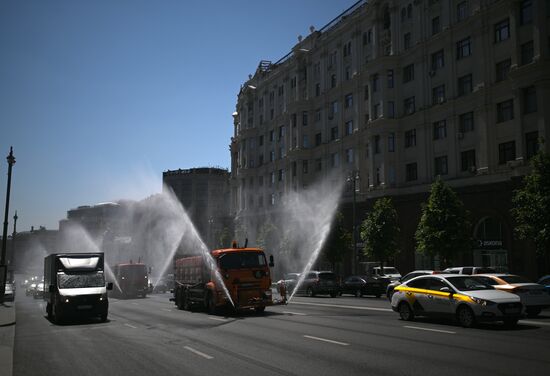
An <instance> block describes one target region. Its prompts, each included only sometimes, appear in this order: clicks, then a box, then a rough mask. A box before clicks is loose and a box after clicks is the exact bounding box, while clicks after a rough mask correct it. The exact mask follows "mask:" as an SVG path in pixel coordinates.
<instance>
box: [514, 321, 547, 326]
mask: <svg viewBox="0 0 550 376" xmlns="http://www.w3.org/2000/svg"><path fill="white" fill-rule="evenodd" d="M519 323H520V324H528V325H543V326H550V322H542V321H529V320H519Z"/></svg>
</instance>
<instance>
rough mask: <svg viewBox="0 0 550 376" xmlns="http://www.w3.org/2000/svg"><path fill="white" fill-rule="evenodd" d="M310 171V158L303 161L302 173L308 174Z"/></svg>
mask: <svg viewBox="0 0 550 376" xmlns="http://www.w3.org/2000/svg"><path fill="white" fill-rule="evenodd" d="M308 172H309V163H308V160H307V159H306V160H304V161H302V173H304V174H307V173H308Z"/></svg>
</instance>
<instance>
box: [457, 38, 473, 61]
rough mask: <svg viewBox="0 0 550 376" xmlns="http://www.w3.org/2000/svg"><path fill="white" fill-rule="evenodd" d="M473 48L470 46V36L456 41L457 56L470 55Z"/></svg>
mask: <svg viewBox="0 0 550 376" xmlns="http://www.w3.org/2000/svg"><path fill="white" fill-rule="evenodd" d="M471 54H472V50H471V48H470V37H468V38H465V39H462V40H461V41H458V42H457V43H456V58H457V60H458V59H462V58H464V57H467V56H470V55H471Z"/></svg>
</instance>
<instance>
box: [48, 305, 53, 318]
mask: <svg viewBox="0 0 550 376" xmlns="http://www.w3.org/2000/svg"><path fill="white" fill-rule="evenodd" d="M46 313H47V314H48V320H50V321H52V320H53V314H52V305H51V304H50V303H48V304H47V305H46Z"/></svg>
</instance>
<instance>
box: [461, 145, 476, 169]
mask: <svg viewBox="0 0 550 376" xmlns="http://www.w3.org/2000/svg"><path fill="white" fill-rule="evenodd" d="M475 168H476V151H475V149H472V150H466V151H463V152H462V153H460V170H461V171H472V170H475Z"/></svg>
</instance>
